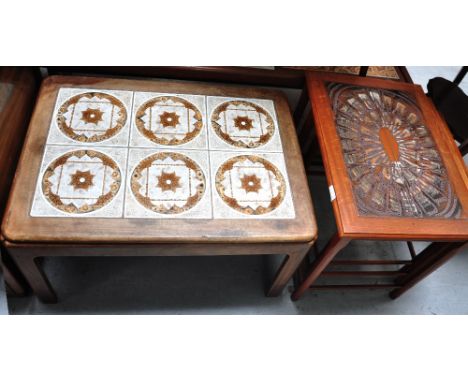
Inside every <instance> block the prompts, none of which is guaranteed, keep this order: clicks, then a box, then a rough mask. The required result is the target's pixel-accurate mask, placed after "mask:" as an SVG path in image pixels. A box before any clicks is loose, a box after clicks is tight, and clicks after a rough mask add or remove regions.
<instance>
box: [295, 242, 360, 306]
mask: <svg viewBox="0 0 468 382" xmlns="http://www.w3.org/2000/svg"><path fill="white" fill-rule="evenodd" d="M350 241H351V239H349V238H347V237H342V236H340V235H339V234H338V233H336V234H335V235H334V236H333V237H332V238H331V239H330V241H329V242H328V244H327V245H326V247H325V248H324V249H323V251H322V252H321V253H320V254H319V255H318V256H317V258H316V259H315V260H314V261H313V263H312V264H311V265H310V271H309V274H308V275H307V277H306V279H305V280H304V281H303V282H302V283H301V284H300V285H299V286H298V287H297V289H296V290H295V291H294V292H293V294H292V295H291V299H292V300H293V301H297V300H298V299H299V298H300V297H301V296H302V295H303V294H304V293H305V291H306V290H307V289H308V288H309V287H310V286H311V285H312V284H313V283H314V282H315V281H316V280H317V278H318V277H319V276H320V274H321V273H322V272H323V270H324V269H325V268H326V267H327V266H328V264H330V262H331V261H332V260H333V258H334V257H335V256H336V255H337V254H338V252H340V251H341V250H342V249H343V248H345V247H346V246H347V245H348V243H349V242H350Z"/></svg>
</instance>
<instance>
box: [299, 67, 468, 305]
mask: <svg viewBox="0 0 468 382" xmlns="http://www.w3.org/2000/svg"><path fill="white" fill-rule="evenodd" d="M306 76H307V86H308V90H309V96H310V102H311V105H312V111H313V116H314V121H315V129H316V133H317V138H318V141H319V144H320V150H321V152H322V158H323V164H324V167H325V171H326V176H327V180H328V185H329V189H330V198H331V202H332V206H333V212H334V215H335V220H336V223H337V233H336V234H335V235H334V237H333V238H332V239H331V240H330V242H329V243H328V244H327V246H326V247H325V249H324V250H323V251H322V252H321V253H320V254H319V255H318V256H317V257H316V259H315V260H314V261H313V263H312V264H311V266H310V270H309V273H308V275H307V276H306V277H305V279H304V280H303V282H302V283H301V284H300V285H299V286H298V288H297V289H296V290H295V292H294V293H293V295H292V298H293V299H294V300H297V299H298V298H300V296H301V295H302V294H303V293H304V292H305V291H306V290H307V289H308V288H309V287H310V286H312V285H313V284H314V282H315V281H316V280H317V278H318V277H319V276H320V275H321V274H322V272H323V271H324V270H325V268H326V267H327V266H328V265H329V264H330V263H331V262H332V260H333V259H334V257H335V256H336V255H337V254H338V252H339V251H340V250H341V249H343V248H344V247H345V246H346V245H347V244H348V243H349V242H350V241H351V240H404V241H413V240H423V241H431V242H438V243H434V244H432V245H430V246H429V247H428V248H427V249H426V250H425V251H423V252H422V253H421V254H419V255H418V256H415V258H414V259H413V260H412V261H408V263H409V264H406V265H405V266H404V267H402V268H401V269H400V270H399V271H397V272H394V273H395V275H396V274H399V277H397V278H396V279H395V282H394V284H393V285H394V287H395V289H394V290H393V291H392V292H391V297H393V298H395V297H398V296H399V295H401V294H402V293H403V292H405V291H406V290H408V289H409V288H410V287H411V286H413V285H414V284H415V283H416V282H417V281H418V280H420V279H422V278H423V277H424V276H426V275H428V274H429V273H430V272H432V271H433V270H435V269H436V268H437V267H438V266H440V265H441V264H443V262H444V261H446V260H447V259H448V258H450V257H451V256H453V254H454V253H455V251H456V250H457V249H458V248H459V247H460V246H462V245H463V243H464V242H465V241H466V240H467V239H468V175H467V171H466V167H465V164H464V162H463V159H462V157H461V155H460V153H459V151H458V149H457V147H456V145H455V142H454V140H453V137H452V135H451V134H450V131H449V129H448V128H447V125H446V124H445V122H444V121H443V120H442V118H441V117H440V115H439V114H438V113H437V110H436V109H435V107H434V105H433V104H432V103H431V102H430V100H429V99H428V98H427V97H426V96H425V94H424V93H423V91H422V89H421V87H420V86H416V85H412V84H407V83H402V82H396V81H389V80H380V79H373V78H362V77H351V76H343V75H335V74H319V73H307V75H306ZM382 263H383V262H379V264H382ZM387 263H389V262H387ZM334 273H336V272H334ZM371 273H372V272H367V275H372V274H371ZM377 273H379V272H374V274H373V275H374V276H375V275H376V274H377ZM380 273H381V274H390V273H392V272H380ZM343 274H346V272H343ZM348 274H349V272H348ZM360 274H361V275H363V276H365V274H364V272H360ZM386 287H388V285H386Z"/></svg>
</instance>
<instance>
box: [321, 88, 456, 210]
mask: <svg viewBox="0 0 468 382" xmlns="http://www.w3.org/2000/svg"><path fill="white" fill-rule="evenodd" d="M328 94H329V96H330V100H331V103H332V108H333V112H334V115H335V124H336V129H337V132H338V135H339V138H340V140H341V147H342V150H343V156H344V161H345V164H346V167H347V172H348V175H349V179H350V180H351V183H352V187H353V194H354V198H355V201H356V204H357V208H358V211H359V214H361V215H368V216H369V215H370V216H400V217H401V216H403V217H444V218H454V217H458V216H459V215H460V212H461V207H460V203H459V201H458V199H457V197H456V195H455V193H454V191H453V188H452V185H451V184H450V181H449V178H448V175H447V171H446V169H445V166H444V164H443V162H442V159H441V157H440V155H439V152H438V150H437V148H436V146H435V144H434V141H433V138H432V136H431V133H430V131H429V129H428V128H427V126H426V125H425V123H424V120H423V118H422V113H421V111H420V109H419V107H418V106H417V104H416V102H415V101H414V100H413V99H412V98H411V97H410V96H409V95H408V94H406V93H404V92H400V91H395V90H384V89H377V88H368V87H362V86H355V85H347V84H338V83H329V84H328Z"/></svg>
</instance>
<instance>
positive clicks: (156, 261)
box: [0, 67, 468, 314]
mask: <svg viewBox="0 0 468 382" xmlns="http://www.w3.org/2000/svg"><path fill="white" fill-rule="evenodd" d="M429 68H431V69H429ZM429 68H427V69H426V71H425V70H424V68H421V67H410V68H409V70H410V73H411V75H412V76H413V78H414V79H415V82H419V83H422V84H425V83H427V80H428V79H429V78H431V77H433V76H434V75H442V76H445V77H446V78H449V79H453V77H454V76H455V75H456V73H457V70H458V68H457V67H449V68H447V67H446V68H440V67H437V68H436V67H429ZM444 70H445V71H444ZM464 86H465V85H464ZM289 95H290V98H291V100H292V102H294V100H295V99H297V94H289ZM309 183H310V189H311V193H312V196H313V200H314V205H315V208H316V216H317V221H318V225H319V240H318V243H317V246H318V248H319V249H320V248H322V247H323V245H324V244H325V243H326V241H327V239H328V238H329V237H330V236H331V235H332V233H333V232H334V221H333V214H332V211H331V206H330V203H329V194H328V189H327V185H326V181H325V178H324V177H322V176H315V177H311V178H310V179H309ZM424 245H425V244H424V243H418V244H417V249H419V250H420V249H422V248H424ZM339 256H340V257H346V258H359V257H369V256H373V257H376V258H387V259H388V258H408V257H409V254H408V250H407V248H406V244H405V243H400V242H371V241H364V242H355V243H352V245H350V246H349V247H348V248H346V249H345V250H344V251H343V253H340V255H339ZM271 260H272V259H271V258H267V257H262V256H222V257H208V256H207V257H196V258H187V257H178V258H163V257H160V258H158V257H154V258H58V259H46V260H45V261H44V269H45V272H46V273H47V275H48V276H49V278H50V280H51V282H52V285H54V287H55V288H56V290H57V292H58V296H59V299H60V302H59V303H58V304H54V305H46V304H42V303H40V302H39V301H38V300H37V299H36V298H35V297H32V296H29V297H24V298H11V297H10V298H8V301H7V299H6V297H5V293H4V289H3V283H0V313H4V314H5V313H6V314H8V311H7V302H8V310H9V313H10V314H467V313H468V277H467V275H468V250H465V251H463V252H461V253H459V254H458V255H457V256H455V258H453V259H452V260H451V261H449V262H448V263H447V264H445V265H444V266H443V267H442V268H440V269H439V270H437V271H436V272H435V273H433V274H432V275H430V276H429V277H428V278H426V279H425V280H423V281H422V282H421V283H419V284H418V285H417V286H416V287H414V288H413V289H411V290H410V291H409V292H407V293H406V294H404V295H403V296H402V297H400V298H399V299H397V300H391V299H389V298H388V291H387V290H379V289H377V290H359V291H349V290H348V291H344V290H341V291H340V290H331V291H311V292H309V293H307V294H306V295H305V296H304V297H303V298H302V299H301V300H300V301H298V302H292V301H291V300H290V298H289V295H290V288H291V285H289V287H288V288H287V290H285V291H284V292H283V294H282V295H281V296H280V297H278V298H266V297H264V293H263V292H264V288H265V285H266V278H267V276H266V275H267V274H268V270H269V269H271ZM274 260H275V261H276V262H278V261H280V259H279V258H277V259H274Z"/></svg>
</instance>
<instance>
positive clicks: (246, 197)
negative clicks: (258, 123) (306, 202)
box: [210, 151, 295, 219]
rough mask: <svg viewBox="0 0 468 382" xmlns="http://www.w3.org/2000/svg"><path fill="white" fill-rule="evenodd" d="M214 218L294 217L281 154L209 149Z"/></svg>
mask: <svg viewBox="0 0 468 382" xmlns="http://www.w3.org/2000/svg"><path fill="white" fill-rule="evenodd" d="M210 162H211V179H212V186H211V187H212V194H213V216H214V218H215V219H291V218H294V217H295V211H294V205H293V202H292V198H291V190H290V186H289V180H288V174H287V170H286V166H285V163H284V159H283V154H281V153H259V152H254V153H249V152H245V151H243V152H240V151H239V152H229V153H227V152H226V151H212V152H210Z"/></svg>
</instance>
